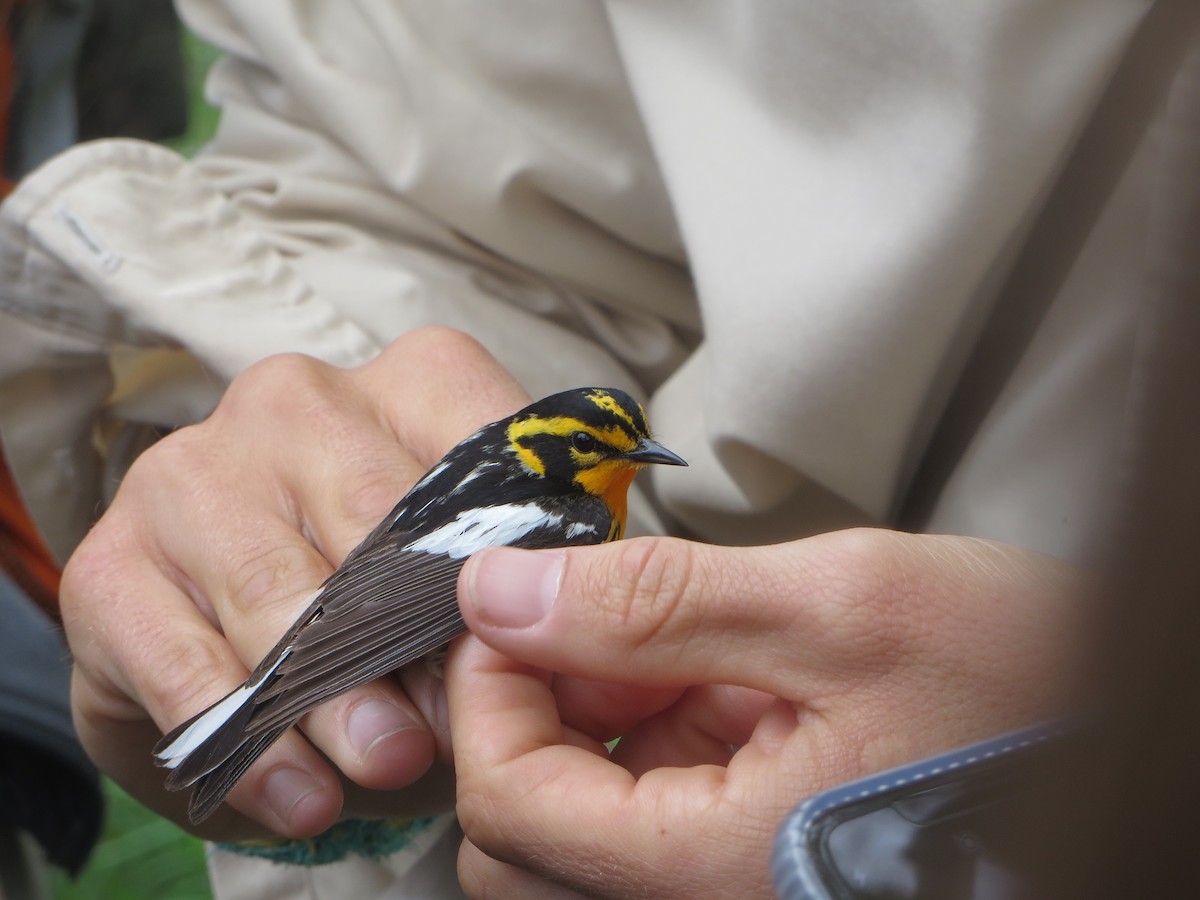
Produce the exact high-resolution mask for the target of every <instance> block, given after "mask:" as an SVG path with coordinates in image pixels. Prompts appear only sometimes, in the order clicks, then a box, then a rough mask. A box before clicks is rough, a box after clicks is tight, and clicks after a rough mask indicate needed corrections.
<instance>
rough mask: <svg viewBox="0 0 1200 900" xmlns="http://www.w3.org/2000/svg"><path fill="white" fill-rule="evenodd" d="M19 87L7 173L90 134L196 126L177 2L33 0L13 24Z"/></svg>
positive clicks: (155, 136)
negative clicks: (190, 110)
mask: <svg viewBox="0 0 1200 900" xmlns="http://www.w3.org/2000/svg"><path fill="white" fill-rule="evenodd" d="M10 35H11V41H12V47H13V59H14V81H15V88H14V91H13V97H12V106H11V115H10V121H9V128H8V139H7V142H6V143H5V146H4V176H5V177H6V178H9V179H11V180H13V181H16V180H17V179H19V178H20V177H21V176H22V175H24V174H25V173H27V172H29V171H30V170H31V169H33V168H34V167H35V166H37V165H38V164H39V163H41V162H42V161H43V160H45V159H47V158H49V157H50V156H53V155H54V154H55V153H59V152H61V151H62V150H64V149H66V148H67V147H69V146H71V145H72V144H74V143H77V142H78V141H81V140H90V139H92V138H98V137H135V138H142V139H145V140H151V141H161V140H166V139H168V138H174V137H178V136H180V135H182V134H183V133H184V131H185V130H186V128H187V96H186V88H185V81H184V66H183V55H182V49H181V39H180V23H179V19H178V17H177V16H176V13H175V8H174V7H173V6H172V4H171V2H170V0H25V2H22V3H18V4H16V6H15V8H14V10H13V13H12V16H11V24H10Z"/></svg>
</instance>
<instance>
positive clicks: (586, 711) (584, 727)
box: [553, 675, 684, 741]
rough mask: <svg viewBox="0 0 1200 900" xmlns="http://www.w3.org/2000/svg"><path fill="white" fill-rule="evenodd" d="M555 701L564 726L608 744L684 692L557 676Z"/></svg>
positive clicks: (666, 706)
mask: <svg viewBox="0 0 1200 900" xmlns="http://www.w3.org/2000/svg"><path fill="white" fill-rule="evenodd" d="M553 690H554V698H555V700H556V701H557V702H558V709H559V714H560V715H561V716H562V720H563V723H564V724H566V725H569V726H570V727H572V728H574V729H576V730H578V731H581V732H583V733H584V734H587V735H590V736H591V737H593V738H595V739H596V740H601V741H611V740H612V739H613V738H616V737H620V736H621V735H624V734H627V733H628V732H629V729H630V728H632V727H633V726H634V725H636V724H637V723H639V722H642V721H644V720H646V719H648V718H651V717H652V716H654V715H656V714H658V713H660V712H662V711H663V710H665V709H667V708H668V707H670V706H671V705H672V704H674V703H675V702H676V701H678V700H679V698H680V696H681V694H683V692H684V689H682V688H678V687H665V688H663V687H658V688H656V687H647V686H646V685H640V684H618V683H616V682H611V681H595V680H592V679H588V678H572V677H570V676H562V675H559V676H556V677H555V679H554V684H553Z"/></svg>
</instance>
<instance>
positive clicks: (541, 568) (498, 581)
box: [467, 547, 566, 628]
mask: <svg viewBox="0 0 1200 900" xmlns="http://www.w3.org/2000/svg"><path fill="white" fill-rule="evenodd" d="M565 563H566V557H565V556H564V555H563V554H562V553H561V552H554V551H547V550H537V551H534V550H517V549H515V548H512V547H496V548H494V549H492V550H488V551H486V552H484V553H482V554H480V555H479V556H478V557H477V558H476V559H475V561H474V562H473V563H472V570H471V573H470V578H469V580H468V583H467V593H468V599H469V600H470V602H471V604H472V605H473V606H474V607H475V610H476V611H477V612H478V613H479V617H480V618H481V619H483V621H484V622H485V623H487V624H488V625H495V626H497V627H499V628H528V627H529V626H530V625H533V624H535V623H537V622H540V621H541V620H542V619H543V618H545V616H546V613H548V612H550V607H552V606H553V605H554V601H555V600H556V599H557V597H558V584H559V581H561V579H562V573H563V566H564V564H565Z"/></svg>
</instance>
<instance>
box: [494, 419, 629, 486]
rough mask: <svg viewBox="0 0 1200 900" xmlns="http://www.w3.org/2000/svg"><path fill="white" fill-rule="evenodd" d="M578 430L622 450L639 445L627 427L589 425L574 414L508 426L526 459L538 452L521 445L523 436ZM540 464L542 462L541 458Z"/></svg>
mask: <svg viewBox="0 0 1200 900" xmlns="http://www.w3.org/2000/svg"><path fill="white" fill-rule="evenodd" d="M622 412H624V410H622ZM626 418H628V416H626ZM630 421H632V420H630ZM576 431H586V432H587V433H588V434H590V435H591V436H592V437H594V438H596V439H597V440H598V441H602V442H603V443H605V444H608V445H609V446H610V447H616V448H617V449H618V450H620V451H622V452H626V451H629V450H632V449H633V448H634V447H636V446H637V441H635V440H634V439H633V438H631V437H630V436H629V435H628V434H627V433H626V431H625V429H624V428H621V427H620V426H618V425H609V426H608V427H607V428H597V427H596V426H594V425H588V424H587V423H586V422H583V421H581V420H580V419H576V418H575V417H574V416H551V417H549V418H538V417H536V416H535V417H534V418H531V419H522V420H521V421H519V422H513V423H512V424H511V425H509V426H508V440H509V441H510V442H511V443H512V445H513V446H514V447H516V448H517V452H518V453H520V454H521V458H522V459H525V456H526V454H528V455H530V456H534V457H536V454H535V453H533V452H532V451H531V450H529V448H527V447H523V446H522V445H521V438H524V437H529V436H531V435H535V434H552V435H556V436H558V437H566V436H567V435H569V434H572V433H574V432H576ZM525 461H526V464H527V465H528V464H529V461H528V459H525ZM538 464H539V465H540V464H541V461H540V460H539V461H538ZM530 468H531V469H533V470H534V471H535V472H538V473H539V474H545V470H544V468H537V467H536V466H532V465H531V466H530Z"/></svg>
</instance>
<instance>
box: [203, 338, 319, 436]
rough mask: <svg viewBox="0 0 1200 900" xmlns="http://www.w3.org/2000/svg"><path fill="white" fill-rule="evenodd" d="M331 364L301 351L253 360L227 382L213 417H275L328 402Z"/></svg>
mask: <svg viewBox="0 0 1200 900" xmlns="http://www.w3.org/2000/svg"><path fill="white" fill-rule="evenodd" d="M333 371H334V369H333V367H332V366H329V365H326V364H325V363H322V362H321V361H320V360H318V359H315V358H313V357H311V356H305V355H304V354H303V353H280V354H276V355H275V356H268V357H267V358H266V359H263V360H260V361H259V362H257V363H254V364H253V365H252V366H250V367H248V368H247V369H245V370H244V371H243V372H241V373H240V374H239V375H238V376H237V377H236V378H234V379H233V381H232V382H230V384H229V387H228V388H226V390H225V394H224V396H223V397H222V398H221V402H220V404H219V405H218V406H217V411H216V413H215V414H214V418H218V419H222V420H224V419H228V418H232V419H235V420H239V421H240V420H242V419H244V418H249V419H251V420H256V419H259V418H261V417H263V416H268V417H278V416H281V415H286V414H290V413H294V412H295V411H297V410H303V409H307V408H308V407H310V406H316V407H320V406H323V405H325V404H328V403H330V402H331V399H330V393H331V391H330V384H329V380H330V375H331V373H332V372H333Z"/></svg>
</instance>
